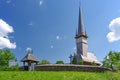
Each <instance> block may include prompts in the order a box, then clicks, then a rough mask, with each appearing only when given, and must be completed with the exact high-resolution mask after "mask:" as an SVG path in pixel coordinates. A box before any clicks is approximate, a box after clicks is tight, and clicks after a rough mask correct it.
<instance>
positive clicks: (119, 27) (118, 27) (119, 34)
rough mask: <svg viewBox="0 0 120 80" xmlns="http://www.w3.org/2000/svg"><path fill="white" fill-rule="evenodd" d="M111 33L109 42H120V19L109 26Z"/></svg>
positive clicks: (116, 19) (108, 36)
mask: <svg viewBox="0 0 120 80" xmlns="http://www.w3.org/2000/svg"><path fill="white" fill-rule="evenodd" d="M109 29H110V30H111V32H109V33H108V34H107V38H108V41H109V42H114V41H118V40H120V17H118V18H115V19H113V20H112V21H111V22H110V24H109Z"/></svg>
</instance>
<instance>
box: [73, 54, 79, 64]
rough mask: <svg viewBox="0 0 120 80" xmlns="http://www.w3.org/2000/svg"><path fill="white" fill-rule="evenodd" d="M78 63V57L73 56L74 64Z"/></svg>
mask: <svg viewBox="0 0 120 80" xmlns="http://www.w3.org/2000/svg"><path fill="white" fill-rule="evenodd" d="M77 63H78V62H77V57H76V56H75V55H74V56H73V61H72V64H77Z"/></svg>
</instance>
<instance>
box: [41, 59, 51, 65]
mask: <svg viewBox="0 0 120 80" xmlns="http://www.w3.org/2000/svg"><path fill="white" fill-rule="evenodd" d="M40 64H50V62H49V61H48V60H42V61H40Z"/></svg>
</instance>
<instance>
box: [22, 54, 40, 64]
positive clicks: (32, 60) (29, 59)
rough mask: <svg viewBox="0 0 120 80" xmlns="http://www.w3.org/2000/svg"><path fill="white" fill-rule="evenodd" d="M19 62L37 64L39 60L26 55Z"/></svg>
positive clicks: (31, 55)
mask: <svg viewBox="0 0 120 80" xmlns="http://www.w3.org/2000/svg"><path fill="white" fill-rule="evenodd" d="M21 61H22V62H27V61H31V62H39V60H38V59H37V58H36V57H35V56H34V55H33V54H32V53H28V54H27V55H26V56H25V57H24V58H23V59H22V60H21Z"/></svg>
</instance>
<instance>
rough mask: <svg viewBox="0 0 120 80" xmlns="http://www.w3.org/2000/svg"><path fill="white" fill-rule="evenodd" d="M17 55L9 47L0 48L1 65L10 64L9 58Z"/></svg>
mask: <svg viewBox="0 0 120 80" xmlns="http://www.w3.org/2000/svg"><path fill="white" fill-rule="evenodd" d="M14 59H15V56H14V54H13V53H11V51H10V50H9V49H5V50H0V66H8V64H9V60H14Z"/></svg>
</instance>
